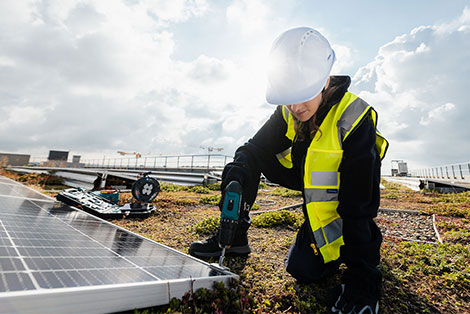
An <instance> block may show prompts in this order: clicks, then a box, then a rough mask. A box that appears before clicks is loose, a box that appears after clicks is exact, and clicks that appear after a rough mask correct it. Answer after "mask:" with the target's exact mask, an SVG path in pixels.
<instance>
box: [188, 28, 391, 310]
mask: <svg viewBox="0 0 470 314" xmlns="http://www.w3.org/2000/svg"><path fill="white" fill-rule="evenodd" d="M270 58H271V63H272V67H271V69H270V71H269V73H268V88H267V92H266V99H267V101H268V103H270V104H275V105H278V106H277V108H276V110H275V112H274V114H273V115H272V116H271V117H270V119H269V120H268V121H267V122H266V123H265V124H264V125H263V127H262V128H261V129H260V130H259V131H258V132H257V133H256V134H255V136H254V137H253V138H252V139H250V140H249V141H248V143H246V144H245V145H243V146H242V147H240V148H239V149H238V150H237V151H236V153H235V157H234V161H233V162H232V163H230V164H228V165H227V166H226V167H225V168H224V172H223V175H222V191H223V190H224V188H225V186H226V185H227V184H228V183H229V182H231V181H234V180H235V181H238V182H239V183H240V184H241V185H242V187H243V204H244V206H243V209H244V210H243V211H242V213H241V215H240V217H241V218H240V222H239V227H238V230H237V235H236V238H235V240H234V243H233V246H232V247H231V248H230V249H228V250H227V253H228V254H230V253H231V254H248V253H250V247H249V245H248V238H247V230H248V227H249V225H250V218H249V214H248V211H249V208H250V207H251V205H252V204H253V203H254V201H255V198H256V194H257V190H258V184H259V179H260V174H261V173H263V174H264V175H265V176H266V177H267V178H268V179H269V180H270V181H271V182H274V183H277V184H280V185H282V186H284V187H287V188H290V189H294V190H300V191H302V192H303V198H304V205H303V212H304V215H305V223H304V224H303V225H302V227H301V228H300V231H299V233H298V234H297V238H296V240H295V241H294V243H293V245H292V247H291V248H290V250H289V255H288V258H287V261H286V269H287V271H288V272H289V273H291V274H292V275H293V276H294V277H295V278H296V279H297V280H299V281H302V282H313V281H317V280H319V279H321V278H324V277H325V276H328V275H331V274H332V273H334V272H335V271H336V270H337V269H338V265H339V264H340V263H341V262H344V263H345V264H346V266H347V270H346V271H345V272H344V274H343V278H342V282H343V284H342V285H341V291H340V292H339V296H338V300H337V302H336V303H335V305H334V306H333V308H332V311H333V312H341V313H376V312H377V311H378V300H379V297H380V285H381V279H382V275H381V273H380V271H379V270H378V268H377V265H378V264H379V261H380V245H381V242H382V236H381V233H380V230H379V228H378V227H377V225H376V224H375V222H374V221H373V218H374V217H375V216H376V215H377V210H378V207H379V201H380V190H379V184H380V166H381V159H382V158H383V157H384V155H385V152H386V149H387V147H388V143H387V141H386V140H385V139H384V138H383V137H382V136H381V135H380V134H379V133H378V132H377V129H376V125H377V113H376V112H375V110H374V109H373V108H372V107H370V106H369V105H368V104H367V103H366V102H365V101H363V100H362V99H360V98H358V97H357V96H355V95H353V94H351V93H349V92H348V91H347V89H348V87H349V85H350V82H351V80H350V78H349V77H348V76H330V71H331V68H332V66H333V63H334V61H335V54H334V51H333V49H332V48H331V47H330V44H329V43H328V41H327V40H326V39H325V38H324V37H323V36H322V35H321V34H320V33H319V32H317V31H315V30H313V29H311V28H305V27H302V28H294V29H291V30H288V31H286V32H284V33H283V34H281V35H280V36H279V37H278V38H277V39H276V41H275V42H274V44H273V47H272V49H271V54H270ZM190 253H191V254H192V255H194V256H198V257H207V256H218V255H220V248H219V247H218V244H217V235H215V236H214V237H212V238H210V239H208V240H206V241H203V242H194V243H192V244H191V247H190Z"/></svg>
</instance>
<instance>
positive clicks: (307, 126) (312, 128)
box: [293, 76, 339, 141]
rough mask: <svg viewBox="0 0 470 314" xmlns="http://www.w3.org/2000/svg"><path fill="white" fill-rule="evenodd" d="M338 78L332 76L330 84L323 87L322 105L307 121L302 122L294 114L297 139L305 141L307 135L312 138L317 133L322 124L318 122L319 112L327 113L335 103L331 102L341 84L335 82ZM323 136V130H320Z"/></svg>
mask: <svg viewBox="0 0 470 314" xmlns="http://www.w3.org/2000/svg"><path fill="white" fill-rule="evenodd" d="M335 81H336V79H335V77H334V76H331V77H330V84H329V85H328V88H327V89H323V90H322V92H321V94H322V100H321V103H320V106H318V109H317V112H315V114H314V115H313V116H312V117H311V118H310V119H309V120H308V121H306V122H304V123H302V122H301V121H299V120H297V119H296V118H295V117H294V116H293V118H294V129H295V134H296V135H297V139H299V140H300V141H304V140H305V138H306V135H307V134H308V136H309V139H310V140H312V139H313V137H314V136H315V134H316V133H317V131H318V129H319V128H320V126H319V125H318V124H317V117H318V114H319V113H321V112H325V111H326V112H325V114H326V113H327V112H328V111H329V110H330V107H331V106H333V105H334V103H331V100H332V98H333V97H332V96H333V95H334V94H335V93H336V91H337V90H338V89H339V85H337V84H335V83H336V82H335ZM320 136H321V131H320Z"/></svg>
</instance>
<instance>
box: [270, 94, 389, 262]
mask: <svg viewBox="0 0 470 314" xmlns="http://www.w3.org/2000/svg"><path fill="white" fill-rule="evenodd" d="M368 112H370V113H371V117H372V120H373V121H374V124H375V126H376V127H377V112H376V111H375V110H374V109H373V108H372V107H371V106H370V105H368V104H367V103H366V102H365V101H363V100H362V99H360V98H358V97H357V96H356V95H353V94H351V93H349V92H346V93H345V94H344V96H343V98H342V99H341V101H340V102H339V103H337V104H335V105H334V106H333V107H332V108H331V109H330V111H329V112H328V114H327V116H326V117H325V119H324V120H323V122H322V124H321V125H320V127H319V131H321V132H318V131H317V133H316V134H315V136H314V138H313V139H312V142H311V144H310V146H309V147H308V150H307V155H306V158H305V165H304V196H305V204H306V208H307V216H308V220H309V222H310V226H311V228H312V231H313V235H314V238H315V242H316V247H317V248H318V249H319V250H320V253H321V255H322V257H323V260H324V262H325V263H328V262H330V261H334V260H337V259H338V258H339V256H340V247H341V246H342V245H344V241H343V221H342V219H341V217H340V216H339V214H338V212H337V207H338V204H339V202H338V192H339V185H340V173H339V171H338V170H339V166H340V164H341V160H342V158H343V149H342V146H343V145H342V144H343V142H344V140H345V139H346V138H347V137H348V136H349V134H351V132H352V131H353V130H354V129H355V128H356V127H357V126H358V125H359V123H360V122H361V121H362V119H363V118H364V117H365V116H366V115H367V113H368ZM282 114H283V117H284V120H285V121H286V123H287V132H286V137H288V138H289V139H290V140H291V141H292V142H293V141H294V140H295V129H294V119H293V117H292V114H291V113H290V112H289V110H288V109H287V107H286V106H283V108H282ZM376 134H377V136H376V146H377V150H378V152H379V154H380V158H381V159H383V158H384V156H385V153H386V151H387V148H388V142H387V140H386V139H385V138H384V137H383V136H382V135H381V134H380V133H379V132H378V131H376ZM277 158H278V160H279V162H280V163H281V164H282V165H283V166H284V167H286V168H292V158H291V148H289V149H287V150H285V151H283V152H281V153H279V154H277ZM316 247H314V246H312V248H313V249H314V250H315V252H316V253H317V248H316Z"/></svg>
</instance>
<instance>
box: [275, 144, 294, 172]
mask: <svg viewBox="0 0 470 314" xmlns="http://www.w3.org/2000/svg"><path fill="white" fill-rule="evenodd" d="M291 151H292V147H289V148H288V149H286V150H285V151H282V152H280V153H279V154H276V157H277V159H278V160H279V162H280V163H281V165H283V166H284V167H286V168H288V169H290V168H292V167H293V166H294V165H293V164H292V156H291Z"/></svg>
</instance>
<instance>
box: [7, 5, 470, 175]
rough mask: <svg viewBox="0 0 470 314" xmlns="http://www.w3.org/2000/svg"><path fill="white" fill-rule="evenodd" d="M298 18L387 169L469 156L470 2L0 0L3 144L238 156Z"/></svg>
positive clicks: (37, 149)
mask: <svg viewBox="0 0 470 314" xmlns="http://www.w3.org/2000/svg"><path fill="white" fill-rule="evenodd" d="M331 2H332V3H331ZM299 26H307V27H312V28H315V29H317V30H319V31H320V32H321V33H322V34H323V35H324V36H325V37H326V38H328V40H329V41H330V43H331V45H332V47H333V49H334V50H335V52H336V55H337V61H336V63H335V65H334V68H333V70H332V74H341V75H349V76H351V78H352V85H351V87H350V91H351V92H353V93H355V94H357V95H358V96H360V97H361V98H363V99H364V100H365V101H367V102H368V103H369V104H371V105H372V106H373V107H374V108H375V109H376V110H377V111H378V114H379V125H378V127H379V129H380V131H381V133H382V134H383V135H384V136H385V137H386V138H387V139H388V140H389V142H390V148H389V151H388V153H387V157H386V159H385V160H384V162H383V168H384V172H385V173H386V172H387V171H388V172H389V170H387V169H389V168H390V161H391V160H394V159H403V160H405V161H407V162H408V166H409V168H410V169H419V168H422V167H427V166H439V165H446V164H452V163H460V162H468V161H470V145H469V139H470V127H468V125H469V124H470V114H469V110H468V109H469V107H470V104H469V99H470V97H469V96H468V94H467V90H468V89H469V88H470V1H468V0H466V1H462V0H453V1H437V0H414V1H406V0H397V1H373V0H367V1H366V0H358V1H307V0H305V1H299V0H282V1H281V0H233V1H228V0H225V1H216V0H213V1H211V0H81V1H80V0H49V1H40V0H35V1H27V0H19V1H7V0H0V134H1V136H0V152H9V153H25V154H31V156H33V157H46V156H47V155H48V151H49V150H51V149H54V150H66V151H69V152H70V156H71V155H76V154H77V155H81V156H82V159H87V158H103V156H106V158H112V157H117V156H119V155H117V153H116V152H117V151H125V152H139V153H141V154H143V155H175V154H203V153H206V152H207V147H215V148H223V151H221V153H222V154H225V155H229V156H232V155H233V153H234V151H235V150H236V148H237V147H239V146H240V145H242V144H243V143H245V142H246V141H247V140H248V139H249V138H250V137H252V136H253V135H254V134H255V133H256V131H257V130H258V129H259V128H260V127H261V126H262V125H263V123H264V122H265V121H266V120H267V119H268V118H269V116H270V115H271V114H272V112H273V111H274V109H275V107H274V106H272V105H269V104H267V102H266V100H265V88H266V72H267V71H266V67H267V64H266V60H267V56H268V54H269V50H270V47H271V44H272V42H273V41H274V39H275V38H276V37H277V36H278V35H279V34H280V33H282V32H283V31H285V30H287V29H289V28H293V27H299ZM201 147H203V148H201Z"/></svg>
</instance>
